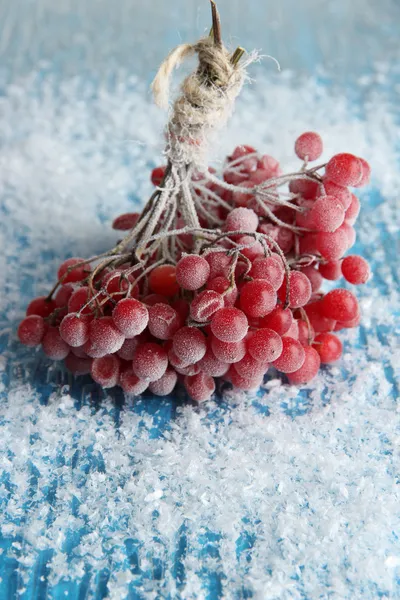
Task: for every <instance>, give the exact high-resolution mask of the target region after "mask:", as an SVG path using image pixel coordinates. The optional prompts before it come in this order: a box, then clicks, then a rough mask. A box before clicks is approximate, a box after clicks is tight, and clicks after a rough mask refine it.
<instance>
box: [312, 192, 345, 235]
mask: <svg viewBox="0 0 400 600" xmlns="http://www.w3.org/2000/svg"><path fill="white" fill-rule="evenodd" d="M310 218H311V220H312V223H313V224H314V227H315V228H316V229H317V230H318V231H327V232H332V231H336V229H338V227H340V225H341V224H342V223H343V221H344V218H345V211H344V208H343V205H342V203H341V202H340V201H339V200H337V199H336V198H335V197H334V196H321V197H320V198H317V200H316V201H315V202H314V205H313V207H312V208H311V211H310Z"/></svg>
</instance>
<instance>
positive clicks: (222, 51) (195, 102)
mask: <svg viewBox="0 0 400 600" xmlns="http://www.w3.org/2000/svg"><path fill="white" fill-rule="evenodd" d="M194 54H197V56H198V60H199V65H198V68H197V70H196V71H194V72H193V73H191V74H190V75H189V76H188V77H186V79H185V80H184V81H183V83H182V85H181V95H180V96H179V97H178V98H177V100H176V101H175V102H174V104H173V107H172V111H171V117H170V120H169V123H168V128H167V136H168V145H167V149H166V155H167V157H168V159H169V160H170V161H171V163H172V164H174V163H175V164H186V165H188V164H190V163H192V164H194V165H195V166H196V167H198V168H200V169H201V168H204V167H205V166H206V149H207V145H208V143H209V141H210V138H211V137H212V134H213V133H215V132H216V131H218V130H219V129H220V128H221V127H223V126H224V125H225V124H226V121H227V120H228V118H229V117H230V115H231V114H232V110H233V106H234V103H235V100H236V97H237V96H238V94H239V92H240V90H241V88H242V86H243V82H244V80H245V76H246V70H245V67H246V65H239V64H234V63H232V61H231V57H230V54H229V52H228V50H227V49H226V48H225V47H224V46H223V45H222V44H221V45H216V44H214V43H213V41H212V39H211V38H210V37H207V38H204V39H201V40H199V41H198V42H197V43H196V44H182V45H180V46H178V47H177V48H175V49H174V50H172V52H171V53H170V54H169V55H168V56H167V58H166V59H165V60H164V62H163V63H162V65H161V66H160V69H159V71H158V73H157V75H156V77H155V79H154V81H153V84H152V90H153V95H154V99H155V102H156V104H157V105H158V106H161V107H164V108H165V107H167V106H168V104H169V95H170V80H171V75H172V72H173V70H174V69H175V68H178V67H179V66H180V65H181V64H182V62H183V61H184V60H185V59H187V58H188V57H190V56H193V55H194Z"/></svg>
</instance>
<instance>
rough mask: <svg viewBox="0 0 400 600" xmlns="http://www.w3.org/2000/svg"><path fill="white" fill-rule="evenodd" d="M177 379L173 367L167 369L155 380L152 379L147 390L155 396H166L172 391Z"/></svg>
mask: <svg viewBox="0 0 400 600" xmlns="http://www.w3.org/2000/svg"><path fill="white" fill-rule="evenodd" d="M177 380H178V376H177V374H176V371H174V369H170V368H169V369H167V370H166V371H165V373H164V375H162V377H160V379H157V381H152V382H151V383H150V384H149V390H150V392H152V393H153V394H155V395H156V396H168V394H170V393H171V392H173V390H174V388H175V386H176V382H177Z"/></svg>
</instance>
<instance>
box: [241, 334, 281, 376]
mask: <svg viewBox="0 0 400 600" xmlns="http://www.w3.org/2000/svg"><path fill="white" fill-rule="evenodd" d="M247 349H248V352H249V354H250V355H251V356H252V357H253V358H254V359H256V360H258V361H259V362H262V363H264V362H267V363H269V362H272V361H273V360H276V359H278V358H279V357H280V355H281V354H282V350H283V343H282V338H281V336H280V335H279V334H277V333H276V331H273V330H272V329H265V328H264V329H258V330H257V331H255V332H254V334H253V335H252V336H251V337H250V339H249V341H248V342H247ZM239 372H240V371H239Z"/></svg>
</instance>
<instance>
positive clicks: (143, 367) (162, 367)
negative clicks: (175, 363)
mask: <svg viewBox="0 0 400 600" xmlns="http://www.w3.org/2000/svg"><path fill="white" fill-rule="evenodd" d="M167 367H168V356H167V353H166V351H165V350H164V348H162V347H161V346H159V345H158V344H154V343H152V342H146V343H144V344H139V345H138V346H137V348H136V350H135V354H134V357H133V361H132V368H133V371H134V373H135V374H136V375H137V376H138V377H139V378H140V379H145V380H147V381H149V382H150V381H157V379H160V377H162V376H163V375H164V373H165V371H166V370H167Z"/></svg>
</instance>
